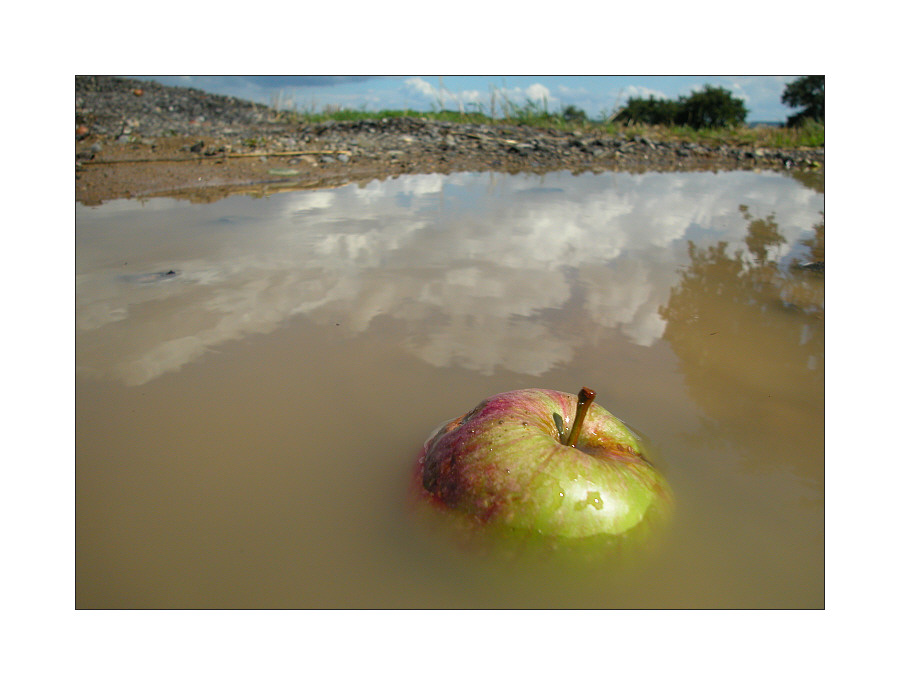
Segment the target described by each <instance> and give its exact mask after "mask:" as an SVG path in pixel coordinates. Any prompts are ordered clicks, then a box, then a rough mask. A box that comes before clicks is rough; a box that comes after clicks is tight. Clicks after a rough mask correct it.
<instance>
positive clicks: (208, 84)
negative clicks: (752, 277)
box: [132, 75, 797, 122]
mask: <svg viewBox="0 0 900 685" xmlns="http://www.w3.org/2000/svg"><path fill="white" fill-rule="evenodd" d="M132 78H141V79H147V80H153V81H157V82H158V83H162V84H163V85H167V86H186V87H192V88H199V89H201V90H204V91H207V92H210V93H216V94H220V95H232V96H235V97H239V98H243V99H246V100H252V101H254V102H259V103H262V104H265V105H270V106H272V105H276V106H279V107H280V108H283V109H296V110H297V111H300V112H322V111H324V110H326V108H336V107H340V108H342V109H365V110H368V111H378V110H383V109H413V110H417V111H432V110H438V109H442V108H443V109H453V110H459V109H463V110H465V111H482V112H484V113H485V114H491V111H492V106H493V111H494V112H495V113H496V114H498V115H501V114H502V113H503V106H504V104H506V103H511V104H513V105H515V106H517V107H521V106H524V105H526V103H527V102H528V101H529V100H530V101H532V102H534V103H537V104H538V105H539V106H540V107H543V106H544V103H545V102H546V106H547V109H548V110H549V111H550V112H556V111H559V110H561V109H562V108H564V107H566V106H568V105H574V106H575V107H578V108H580V109H582V110H584V111H585V113H586V114H587V115H588V116H589V117H590V118H592V119H597V118H603V117H604V116H607V115H609V114H612V113H613V112H615V111H616V109H617V108H618V107H620V106H624V105H625V104H626V103H627V101H628V99H629V98H631V97H643V98H647V97H650V96H654V97H656V98H668V99H676V98H678V97H679V96H681V95H689V94H690V93H691V92H692V91H694V90H700V89H702V88H703V86H704V85H705V84H710V85H713V86H717V87H722V88H726V89H727V90H729V91H730V92H731V94H732V95H733V96H734V97H737V98H740V99H741V100H743V101H744V103H745V105H746V107H747V110H748V114H747V121H748V122H754V121H772V122H780V121H784V120H785V119H786V118H787V117H788V115H790V114H792V113H793V112H794V111H796V110H793V109H790V108H787V107H785V106H784V105H783V104H782V103H781V94H782V93H783V92H784V88H785V86H786V85H787V84H788V83H789V82H791V81H793V80H794V79H796V78H797V76H272V75H269V76H174V75H172V76H137V77H132Z"/></svg>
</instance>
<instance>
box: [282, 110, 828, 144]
mask: <svg viewBox="0 0 900 685" xmlns="http://www.w3.org/2000/svg"><path fill="white" fill-rule="evenodd" d="M492 109H493V110H494V117H491V116H489V115H488V114H487V113H485V112H484V111H483V108H477V109H476V110H475V111H454V110H448V109H441V110H438V109H437V108H435V110H433V111H430V112H419V111H416V110H411V109H385V110H378V111H368V110H366V109H361V110H350V109H338V108H334V107H326V108H325V111H323V112H314V111H305V112H298V111H296V110H294V111H285V110H281V111H279V112H278V118H279V120H281V121H285V122H293V123H297V124H302V123H322V122H325V121H360V120H367V119H368V120H379V119H390V118H398V117H415V118H419V119H427V120H430V121H448V122H454V123H459V124H494V125H507V126H531V127H535V128H543V129H548V130H557V131H561V132H573V131H575V132H580V133H583V134H585V135H598V136H599V135H605V136H617V135H623V136H624V137H625V138H626V139H628V140H633V139H634V138H635V137H636V136H644V137H646V138H649V139H651V140H655V141H669V142H673V141H674V142H692V143H697V144H701V145H708V146H713V147H715V146H719V145H729V146H742V147H743V146H746V147H775V148H797V147H824V146H825V125H824V124H822V123H818V122H812V121H806V122H804V123H803V124H802V125H801V126H799V127H796V128H784V127H769V126H761V127H757V128H748V127H746V126H740V127H735V128H721V129H700V130H695V129H692V128H689V127H686V126H650V125H646V124H622V123H617V122H608V121H592V120H582V121H577V120H576V121H573V120H568V119H566V118H565V117H563V116H562V111H560V112H550V111H549V110H548V109H547V106H546V102H543V103H538V102H534V101H531V100H529V101H528V102H527V103H526V104H525V105H524V106H518V105H515V104H513V103H510V102H509V101H503V102H501V103H500V105H499V107H493V108H492Z"/></svg>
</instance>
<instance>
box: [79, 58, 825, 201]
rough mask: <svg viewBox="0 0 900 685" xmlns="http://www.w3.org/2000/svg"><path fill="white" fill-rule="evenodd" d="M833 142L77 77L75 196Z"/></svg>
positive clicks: (548, 165)
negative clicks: (746, 143)
mask: <svg viewBox="0 0 900 685" xmlns="http://www.w3.org/2000/svg"><path fill="white" fill-rule="evenodd" d="M824 162H825V151H824V149H764V148H750V147H741V146H731V145H713V146H710V145H701V144H698V143H692V142H683V141H667V140H654V139H652V138H650V137H645V136H641V135H634V136H628V135H625V134H622V133H620V134H618V135H614V136H609V135H598V134H597V133H594V132H592V131H591V130H590V129H585V130H575V131H560V130H552V129H542V128H534V127H528V126H515V125H487V124H472V123H461V124H458V123H450V122H440V121H432V120H429V119H424V118H414V117H401V118H386V119H371V120H359V121H326V122H321V123H310V122H304V121H303V120H302V118H300V117H297V116H296V115H292V114H287V113H284V112H278V111H276V110H274V109H271V108H268V107H265V106H262V105H258V104H254V103H251V102H247V101H243V100H239V99H237V98H233V97H226V96H219V95H212V94H209V93H204V92H202V91H199V90H196V89H189V88H171V87H165V86H161V85H159V84H156V83H153V82H147V81H137V80H129V79H119V78H114V77H94V76H86V77H76V78H75V195H76V200H78V201H82V202H85V203H88V204H90V203H97V202H101V201H103V200H107V199H113V198H117V197H141V196H153V195H189V196H196V197H199V198H204V199H210V198H214V197H216V196H221V195H225V194H229V193H232V192H250V191H258V192H271V191H273V190H276V189H278V188H310V187H321V186H327V185H338V184H341V183H347V182H351V181H360V182H362V181H365V180H368V179H374V178H386V177H389V176H396V175H399V174H419V173H435V172H437V173H450V172H455V171H488V170H494V171H503V172H511V173H516V172H532V173H544V172H548V171H557V170H562V169H567V170H571V171H573V172H583V171H598V172H599V171H608V170H618V171H630V172H636V173H640V172H645V171H678V170H696V169H722V170H726V169H753V168H778V169H785V168H787V169H804V168H815V167H820V166H822V165H824Z"/></svg>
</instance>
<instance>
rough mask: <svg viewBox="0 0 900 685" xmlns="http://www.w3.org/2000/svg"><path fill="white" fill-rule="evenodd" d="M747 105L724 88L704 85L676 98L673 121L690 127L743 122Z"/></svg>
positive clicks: (734, 124)
mask: <svg viewBox="0 0 900 685" xmlns="http://www.w3.org/2000/svg"><path fill="white" fill-rule="evenodd" d="M746 118H747V107H746V106H745V105H744V102H743V101H742V100H739V99H737V98H735V97H733V96H732V95H731V92H730V91H728V90H726V89H725V88H714V87H713V86H710V85H706V86H704V87H703V90H701V91H700V92H699V93H692V94H691V95H690V97H687V98H685V97H684V96H682V97H680V98H678V114H677V115H676V117H675V123H676V124H679V125H682V126H690V127H691V128H724V127H726V126H737V125H738V124H743V123H744V120H745V119H746Z"/></svg>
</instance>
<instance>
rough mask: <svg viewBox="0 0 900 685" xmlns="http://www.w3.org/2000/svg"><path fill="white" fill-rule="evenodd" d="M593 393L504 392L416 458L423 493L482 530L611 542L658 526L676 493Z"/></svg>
mask: <svg viewBox="0 0 900 685" xmlns="http://www.w3.org/2000/svg"><path fill="white" fill-rule="evenodd" d="M594 396H595V394H594V392H593V391H592V390H590V389H588V388H582V390H581V392H580V393H579V394H578V396H577V397H576V396H575V395H571V394H569V393H565V392H557V391H555V390H541V389H536V388H531V389H527V390H514V391H511V392H504V393H500V394H499V395H494V396H493V397H490V398H488V399H486V400H484V401H482V402H481V403H480V404H479V405H478V406H477V407H475V408H474V409H473V410H472V411H470V412H468V413H467V414H464V415H463V416H460V417H458V418H456V419H453V420H452V421H448V422H447V423H445V424H443V425H442V426H440V427H438V428H437V429H436V430H435V431H434V433H432V435H431V436H430V437H429V438H428V440H427V441H426V442H425V445H424V447H423V449H422V451H421V452H420V454H419V458H418V460H417V463H416V469H415V475H414V487H416V488H417V489H418V491H419V495H420V497H421V498H422V499H424V500H426V501H428V502H429V503H430V504H432V505H434V507H437V508H439V509H443V510H449V511H451V512H454V513H456V514H457V515H461V516H463V517H464V518H465V519H466V520H467V521H469V522H470V523H472V524H474V525H477V526H479V527H487V526H490V527H494V526H499V527H500V528H502V529H507V530H514V531H518V532H519V533H525V534H529V535H532V534H537V536H538V537H540V538H553V539H557V540H577V541H581V540H585V539H593V538H595V537H598V538H602V539H605V540H610V539H616V538H618V537H624V536H631V535H632V534H633V533H634V532H635V531H638V530H643V529H645V528H647V527H648V526H649V527H652V528H654V529H655V528H656V527H657V525H656V524H658V523H660V522H663V521H665V520H666V518H667V517H668V514H669V511H670V509H671V504H672V494H671V490H670V488H669V486H668V484H667V483H666V481H665V479H664V478H663V476H662V474H661V473H660V472H659V471H658V470H657V469H656V468H654V466H653V465H652V464H651V463H650V462H649V461H648V460H647V459H646V457H645V456H644V449H643V446H642V443H641V441H640V439H639V438H638V437H637V436H636V435H635V434H634V433H633V432H632V431H631V430H629V429H628V427H627V426H626V425H625V424H624V423H623V422H622V421H620V420H619V419H617V418H616V417H615V416H613V415H612V414H610V413H609V412H608V411H607V410H606V409H604V408H603V407H600V406H598V405H596V404H593V403H592V402H593V399H594Z"/></svg>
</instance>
